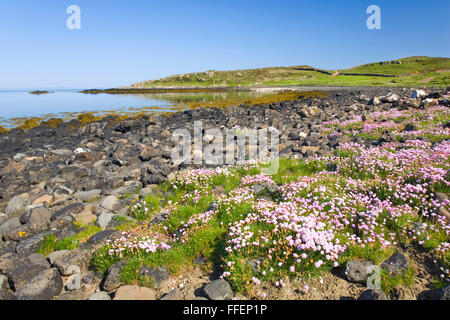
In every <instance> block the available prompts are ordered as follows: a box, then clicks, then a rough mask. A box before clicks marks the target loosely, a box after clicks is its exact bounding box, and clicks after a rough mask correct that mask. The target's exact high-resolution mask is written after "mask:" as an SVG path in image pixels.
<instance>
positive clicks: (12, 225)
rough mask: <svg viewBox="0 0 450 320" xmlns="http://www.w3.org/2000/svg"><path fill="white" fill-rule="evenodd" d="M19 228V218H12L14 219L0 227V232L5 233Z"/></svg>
mask: <svg viewBox="0 0 450 320" xmlns="http://www.w3.org/2000/svg"><path fill="white" fill-rule="evenodd" d="M20 226H21V223H20V219H19V217H14V218H11V219H9V220H7V221H6V222H4V223H3V224H2V225H0V232H1V233H7V232H9V231H11V230H13V229H15V228H17V227H20Z"/></svg>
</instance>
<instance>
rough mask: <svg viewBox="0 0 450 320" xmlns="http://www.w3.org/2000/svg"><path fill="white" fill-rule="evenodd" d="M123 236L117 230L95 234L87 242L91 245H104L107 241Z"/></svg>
mask: <svg viewBox="0 0 450 320" xmlns="http://www.w3.org/2000/svg"><path fill="white" fill-rule="evenodd" d="M120 235H121V232H120V231H117V230H104V231H100V232H98V233H96V234H94V235H93V236H92V237H90V238H89V240H88V241H87V242H88V243H89V244H94V245H97V244H103V243H104V242H105V241H106V240H107V239H113V238H115V237H119V236H120Z"/></svg>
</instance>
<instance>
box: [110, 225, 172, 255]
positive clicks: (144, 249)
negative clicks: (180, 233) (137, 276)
mask: <svg viewBox="0 0 450 320" xmlns="http://www.w3.org/2000/svg"><path fill="white" fill-rule="evenodd" d="M106 244H107V245H108V246H109V247H110V249H109V252H108V253H109V255H110V256H114V257H117V258H119V259H123V258H127V257H131V256H134V255H138V254H140V253H150V252H151V253H154V252H156V251H157V250H169V249H170V245H168V244H166V243H165V242H162V241H158V240H157V239H156V238H152V237H148V236H147V237H142V238H141V237H138V236H136V235H135V234H133V233H132V232H123V233H122V236H121V237H120V238H117V239H115V240H107V243H106Z"/></svg>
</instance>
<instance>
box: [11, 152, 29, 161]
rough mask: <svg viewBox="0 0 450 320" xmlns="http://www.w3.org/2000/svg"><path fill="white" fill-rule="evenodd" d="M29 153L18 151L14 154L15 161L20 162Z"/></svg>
mask: <svg viewBox="0 0 450 320" xmlns="http://www.w3.org/2000/svg"><path fill="white" fill-rule="evenodd" d="M26 156H27V155H26V154H23V153H17V154H16V155H15V156H14V158H13V160H14V161H15V162H20V161H21V160H22V159H23V158H25V157H26Z"/></svg>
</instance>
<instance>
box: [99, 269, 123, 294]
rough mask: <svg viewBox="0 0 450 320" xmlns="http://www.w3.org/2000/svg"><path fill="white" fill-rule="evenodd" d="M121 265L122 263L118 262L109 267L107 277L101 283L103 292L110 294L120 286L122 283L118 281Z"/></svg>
mask: <svg viewBox="0 0 450 320" xmlns="http://www.w3.org/2000/svg"><path fill="white" fill-rule="evenodd" d="M123 265H124V263H122V262H118V263H116V264H113V265H112V266H111V267H109V269H108V275H107V276H106V279H105V282H104V283H103V289H104V290H105V291H107V292H111V291H113V290H115V289H117V288H118V287H120V286H121V285H122V281H121V280H120V269H121V268H122V266H123Z"/></svg>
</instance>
